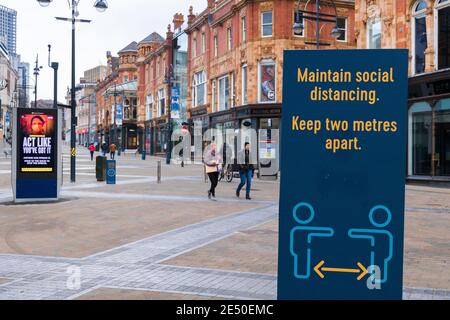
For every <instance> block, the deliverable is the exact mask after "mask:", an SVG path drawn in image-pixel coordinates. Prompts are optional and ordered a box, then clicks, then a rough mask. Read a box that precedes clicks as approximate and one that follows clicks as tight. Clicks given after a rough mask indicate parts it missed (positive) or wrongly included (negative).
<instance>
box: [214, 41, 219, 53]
mask: <svg viewBox="0 0 450 320" xmlns="http://www.w3.org/2000/svg"><path fill="white" fill-rule="evenodd" d="M218 53H219V41H218V39H217V36H214V57H217V55H218Z"/></svg>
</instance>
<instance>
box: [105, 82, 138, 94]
mask: <svg viewBox="0 0 450 320" xmlns="http://www.w3.org/2000/svg"><path fill="white" fill-rule="evenodd" d="M136 91H137V80H133V81H129V82H125V83H122V84H118V85H117V86H116V85H112V86H110V87H109V88H108V89H106V91H105V94H104V95H105V96H106V97H109V96H114V93H116V95H122V94H126V93H135V92H136Z"/></svg>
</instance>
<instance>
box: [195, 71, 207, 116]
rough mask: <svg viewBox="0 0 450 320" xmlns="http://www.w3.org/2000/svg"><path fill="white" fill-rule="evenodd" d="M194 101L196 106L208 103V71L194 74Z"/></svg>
mask: <svg viewBox="0 0 450 320" xmlns="http://www.w3.org/2000/svg"><path fill="white" fill-rule="evenodd" d="M192 103H193V106H194V107H198V106H202V105H204V104H205V103H206V72H205V71H201V72H198V73H196V74H194V79H193V81H192Z"/></svg>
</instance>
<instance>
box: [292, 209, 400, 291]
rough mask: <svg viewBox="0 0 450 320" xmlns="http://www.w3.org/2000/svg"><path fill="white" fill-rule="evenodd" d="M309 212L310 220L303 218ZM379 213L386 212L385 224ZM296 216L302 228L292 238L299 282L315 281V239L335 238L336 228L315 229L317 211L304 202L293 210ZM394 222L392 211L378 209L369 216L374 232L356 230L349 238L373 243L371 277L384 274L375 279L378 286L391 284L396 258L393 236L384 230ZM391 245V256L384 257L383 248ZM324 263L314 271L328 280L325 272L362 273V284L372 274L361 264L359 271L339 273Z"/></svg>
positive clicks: (389, 254)
mask: <svg viewBox="0 0 450 320" xmlns="http://www.w3.org/2000/svg"><path fill="white" fill-rule="evenodd" d="M302 209H303V211H305V210H306V212H307V213H308V215H307V217H306V218H303V219H302V218H301V217H300V211H301V210H302ZM377 211H383V212H384V213H385V219H384V221H383V222H382V223H379V222H376V221H375V219H374V214H375V212H377ZM292 214H293V217H294V220H295V221H296V222H297V223H298V224H299V226H296V227H294V228H292V230H291V234H290V252H291V255H292V256H293V257H294V276H295V277H296V278H297V279H309V278H310V277H311V267H312V261H311V254H312V247H313V246H312V244H313V240H314V239H315V238H332V237H333V236H334V234H335V231H334V229H333V228H330V227H317V226H311V222H312V221H313V219H314V216H315V210H314V208H313V207H312V206H311V205H310V204H309V203H306V202H301V203H299V204H297V205H296V206H295V207H294V208H293V210H292ZM391 220H392V213H391V211H390V210H389V209H388V208H387V207H386V206H383V205H377V206H374V207H373V208H372V209H371V210H370V212H369V221H370V223H371V225H372V226H373V227H374V228H370V227H369V228H361V229H360V228H352V229H350V230H348V233H347V234H348V236H349V237H350V238H352V239H363V240H368V241H369V242H370V266H369V273H370V274H371V276H372V277H373V274H374V271H375V269H376V268H377V267H379V270H380V272H381V274H380V275H379V277H377V278H375V277H374V278H373V279H372V282H373V283H377V284H383V283H386V282H387V280H388V266H389V261H391V259H392V254H393V242H394V240H393V236H392V233H391V232H389V231H387V230H385V229H383V228H385V227H386V226H388V225H389V223H390V222H391ZM386 243H387V244H388V248H387V252H388V253H387V255H386V254H383V253H380V252H384V251H385V250H386V249H385V248H384V251H383V250H382V249H383V248H381V246H382V245H385V244H386ZM323 264H324V261H321V262H320V263H319V264H318V265H316V267H315V268H314V271H315V272H316V273H317V274H318V275H319V276H320V277H321V278H324V276H323V274H322V272H323V271H335V272H354V273H359V274H360V275H359V276H358V280H361V279H362V278H363V277H364V276H365V275H366V274H367V273H368V271H367V270H366V268H364V266H363V265H362V264H361V263H358V267H359V269H360V270H359V269H356V270H355V269H338V268H322V269H320V268H321V267H322V265H323Z"/></svg>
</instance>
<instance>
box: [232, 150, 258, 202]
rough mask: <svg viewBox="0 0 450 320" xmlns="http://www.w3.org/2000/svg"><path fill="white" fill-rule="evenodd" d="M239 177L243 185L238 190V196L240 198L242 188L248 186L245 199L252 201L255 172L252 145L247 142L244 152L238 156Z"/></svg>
mask: <svg viewBox="0 0 450 320" xmlns="http://www.w3.org/2000/svg"><path fill="white" fill-rule="evenodd" d="M238 165H239V166H240V168H239V176H240V177H241V183H240V184H239V186H238V188H237V190H236V196H237V197H238V198H239V197H240V193H241V190H242V188H243V187H244V186H245V185H247V186H246V193H245V198H246V199H247V200H252V198H251V197H250V190H251V187H252V178H253V171H254V170H255V168H254V166H253V161H252V154H251V152H250V143H248V142H246V143H245V147H244V150H242V151H241V152H239V154H238Z"/></svg>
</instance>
